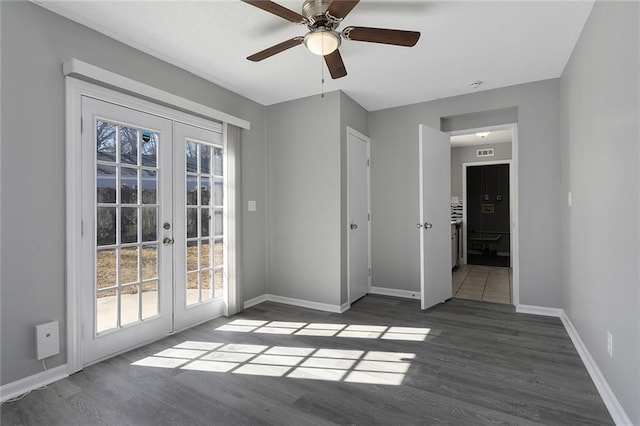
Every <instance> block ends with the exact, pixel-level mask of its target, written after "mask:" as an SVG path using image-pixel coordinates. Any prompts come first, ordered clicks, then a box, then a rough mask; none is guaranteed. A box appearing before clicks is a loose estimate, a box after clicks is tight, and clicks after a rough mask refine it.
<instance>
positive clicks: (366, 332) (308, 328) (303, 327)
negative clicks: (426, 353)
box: [216, 320, 431, 342]
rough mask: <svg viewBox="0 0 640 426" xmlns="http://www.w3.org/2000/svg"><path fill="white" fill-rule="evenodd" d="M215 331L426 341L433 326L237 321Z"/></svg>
mask: <svg viewBox="0 0 640 426" xmlns="http://www.w3.org/2000/svg"><path fill="white" fill-rule="evenodd" d="M216 331H232V332H239V333H263V334H285V335H288V334H293V335H296V336H324V337H334V336H335V337H346V338H352V339H384V340H405V341H413V342H424V341H425V340H426V338H427V335H428V334H429V332H430V331H431V329H430V328H419V327H388V326H385V325H355V324H354V325H349V324H325V323H305V322H287V321H270V322H269V321H254V320H234V321H231V322H229V323H227V324H225V325H222V326H220V327H218V328H216Z"/></svg>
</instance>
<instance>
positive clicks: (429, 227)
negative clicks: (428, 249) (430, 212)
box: [424, 222, 433, 229]
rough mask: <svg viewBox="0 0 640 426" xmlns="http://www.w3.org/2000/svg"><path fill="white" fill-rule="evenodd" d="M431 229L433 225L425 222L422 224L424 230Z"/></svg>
mask: <svg viewBox="0 0 640 426" xmlns="http://www.w3.org/2000/svg"><path fill="white" fill-rule="evenodd" d="M431 228H433V224H432V223H429V222H425V223H424V229H431Z"/></svg>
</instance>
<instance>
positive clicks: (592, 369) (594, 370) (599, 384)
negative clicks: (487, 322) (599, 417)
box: [516, 305, 633, 426]
mask: <svg viewBox="0 0 640 426" xmlns="http://www.w3.org/2000/svg"><path fill="white" fill-rule="evenodd" d="M516 312H518V313H522V314H533V315H544V316H547V317H557V318H560V320H561V321H562V324H563V325H564V328H565V330H567V333H568V334H569V337H570V338H571V342H572V343H573V346H574V347H575V348H576V351H577V352H578V355H580V359H581V360H582V363H583V364H584V366H585V367H586V368H587V371H588V372H589V376H591V380H592V381H593V384H594V385H595V386H596V389H598V393H599V394H600V398H602V401H603V402H604V405H605V406H606V407H607V410H608V411H609V414H610V415H611V418H612V419H613V421H614V423H615V424H616V425H618V426H632V425H633V423H631V420H630V419H629V416H627V413H626V412H625V411H624V408H622V405H621V404H620V401H618V398H616V395H615V394H614V393H613V390H612V389H611V387H610V386H609V383H607V380H606V379H605V378H604V375H603V374H602V372H601V371H600V368H598V364H596V361H595V360H594V359H593V357H592V356H591V353H590V352H589V350H588V349H587V347H586V346H585V344H584V342H583V341H582V339H581V338H580V335H579V334H578V330H576V328H575V327H574V326H573V323H572V322H571V320H570V319H569V317H568V316H567V313H566V312H565V311H564V309H558V308H546V307H544V306H533V305H518V306H516Z"/></svg>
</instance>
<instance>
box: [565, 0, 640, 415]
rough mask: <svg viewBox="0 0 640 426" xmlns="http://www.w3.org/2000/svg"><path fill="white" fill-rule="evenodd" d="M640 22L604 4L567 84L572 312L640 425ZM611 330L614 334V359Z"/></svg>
mask: <svg viewBox="0 0 640 426" xmlns="http://www.w3.org/2000/svg"><path fill="white" fill-rule="evenodd" d="M639 21H640V5H639V3H637V2H627V3H620V2H602V3H600V2H596V4H595V6H594V7H593V11H592V12H591V16H590V17H589V19H588V20H587V23H586V25H585V27H584V29H583V32H582V35H581V36H580V39H579V40H578V43H577V44H576V47H575V49H574V51H573V54H572V56H571V59H570V60H569V63H568V65H567V66H566V68H565V70H564V73H563V75H562V78H561V81H560V89H561V100H562V102H561V113H562V185H561V187H562V198H561V199H562V204H561V206H562V207H561V213H562V225H563V226H562V246H561V247H562V254H563V261H562V278H563V287H562V296H563V307H564V309H565V311H566V312H567V314H568V316H569V318H570V319H571V321H572V322H573V324H574V325H575V327H576V329H577V330H578V333H579V334H580V337H581V338H582V340H583V342H584V343H585V345H586V346H587V348H588V349H589V352H590V353H591V355H592V356H593V358H594V359H595V361H596V362H597V364H598V367H599V368H600V370H601V371H602V373H603V374H604V376H605V378H606V380H607V382H608V383H609V385H610V386H611V388H612V389H613V391H614V392H615V394H616V396H617V398H618V399H619V400H620V402H621V403H622V405H623V407H624V409H625V411H626V412H627V415H629V417H630V418H631V421H632V422H633V424H636V425H640V404H638V402H639V401H640V276H639V273H638V267H639V265H640V261H639V260H640V259H639V256H640V250H639V243H640V235H639V232H640V228H639V226H638V218H640V210H639V208H638V203H639V201H640V200H639V195H640V194H639V191H640V186H639V183H638V179H639V174H638V170H639V168H640V167H639V166H640V159H639V155H640V150H639V145H640V132H639V129H638V126H639V123H640V108H639V104H640V99H639V98H640V87H639V84H638V79H639V76H640V66H639V61H640V58H639V53H638V52H639V51H640V43H639V40H640V34H639V30H638V27H639ZM569 191H571V193H572V207H568V203H567V193H568V192H569ZM607 330H608V331H610V332H611V333H613V336H614V347H613V358H609V356H608V355H607V334H606V333H607Z"/></svg>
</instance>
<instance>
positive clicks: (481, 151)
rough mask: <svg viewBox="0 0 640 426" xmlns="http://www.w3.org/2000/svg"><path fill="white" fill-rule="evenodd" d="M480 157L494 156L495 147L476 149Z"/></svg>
mask: <svg viewBox="0 0 640 426" xmlns="http://www.w3.org/2000/svg"><path fill="white" fill-rule="evenodd" d="M476 156H478V157H493V148H484V149H479V150H477V151H476Z"/></svg>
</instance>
